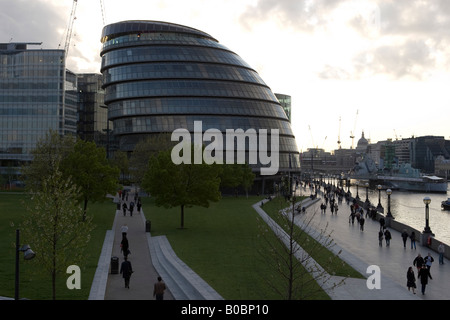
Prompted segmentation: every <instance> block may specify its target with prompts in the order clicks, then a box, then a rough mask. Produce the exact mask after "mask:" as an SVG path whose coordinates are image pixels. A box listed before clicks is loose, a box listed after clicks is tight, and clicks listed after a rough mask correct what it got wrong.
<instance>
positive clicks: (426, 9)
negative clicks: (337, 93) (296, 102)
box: [239, 0, 450, 80]
mask: <svg viewBox="0 0 450 320" xmlns="http://www.w3.org/2000/svg"><path fill="white" fill-rule="evenodd" d="M273 20H274V21H275V22H276V23H277V24H278V26H279V27H280V28H289V29H291V30H295V31H297V32H301V33H303V34H307V35H309V36H310V37H317V34H318V32H321V35H323V33H324V32H325V33H327V32H328V34H329V37H334V38H333V41H335V39H336V37H340V38H342V42H341V45H339V44H338V45H335V47H334V48H332V49H330V51H329V56H328V57H326V56H325V57H324V59H327V60H324V61H322V66H321V67H320V70H318V71H317V75H318V77H319V78H322V79H360V78H364V77H371V76H377V75H384V76H387V77H388V78H393V79H402V78H409V79H416V80H424V79H426V78H427V77H428V76H430V75H432V74H433V73H434V72H439V71H442V70H445V71H447V70H448V69H450V55H449V54H450V50H449V49H447V48H449V47H450V46H449V45H450V37H449V36H450V1H448V0H421V1H412V0H378V1H370V0H367V1H366V0H331V1H326V0H322V1H312V0H303V1H298V0H285V1H283V0H281V1H275V0H258V1H257V2H256V4H255V5H253V6H248V7H247V9H246V10H245V11H244V12H243V13H242V15H241V17H240V20H239V21H240V23H241V25H242V26H244V27H245V28H247V29H251V28H255V27H256V26H257V25H258V24H259V23H264V22H266V21H273ZM280 30H282V29H280ZM338 32H342V33H341V34H338ZM355 34H356V35H357V36H358V38H354V39H355V41H354V42H353V43H352V44H351V47H352V48H350V45H348V43H346V41H345V40H348V38H349V37H352V39H353V37H354V35H355ZM346 37H347V39H346ZM317 39H319V38H317ZM338 43H339V42H338ZM358 45H359V48H357V47H356V46H358ZM338 53H341V54H340V55H341V56H342V55H344V56H345V55H347V58H346V59H344V60H345V61H344V60H343V59H341V61H339V62H336V61H335V60H334V59H333V57H334V56H336V54H338Z"/></svg>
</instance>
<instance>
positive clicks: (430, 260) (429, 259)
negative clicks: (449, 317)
mask: <svg viewBox="0 0 450 320" xmlns="http://www.w3.org/2000/svg"><path fill="white" fill-rule="evenodd" d="M423 260H424V264H425V266H426V267H427V269H428V273H429V274H430V275H431V264H432V263H433V262H434V259H433V257H432V256H431V254H430V253H429V252H428V255H427V256H426V257H425V258H424V259H423Z"/></svg>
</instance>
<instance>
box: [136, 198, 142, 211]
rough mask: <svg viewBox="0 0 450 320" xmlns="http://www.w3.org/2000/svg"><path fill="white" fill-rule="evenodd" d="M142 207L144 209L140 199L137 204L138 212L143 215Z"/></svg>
mask: <svg viewBox="0 0 450 320" xmlns="http://www.w3.org/2000/svg"><path fill="white" fill-rule="evenodd" d="M141 207H142V203H141V199H139V198H138V202H137V204H136V208H137V212H138V213H141Z"/></svg>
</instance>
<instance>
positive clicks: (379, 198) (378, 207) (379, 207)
mask: <svg viewBox="0 0 450 320" xmlns="http://www.w3.org/2000/svg"><path fill="white" fill-rule="evenodd" d="M381 188H382V186H381V184H379V185H378V186H377V189H378V206H377V210H378V211H382V210H383V206H382V205H381Z"/></svg>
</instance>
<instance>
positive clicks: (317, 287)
mask: <svg viewBox="0 0 450 320" xmlns="http://www.w3.org/2000/svg"><path fill="white" fill-rule="evenodd" d="M278 200H280V201H278ZM297 201H298V198H296V197H293V198H291V199H290V200H289V201H285V200H284V199H282V197H278V198H276V200H274V201H273V203H279V204H280V206H282V205H281V203H284V204H286V203H288V204H289V207H285V208H284V209H281V210H277V211H278V212H277V213H276V214H275V216H274V217H273V219H272V218H271V217H269V215H267V214H265V213H264V212H259V213H260V215H261V217H262V220H264V222H265V223H260V229H261V235H262V236H261V238H262V239H263V242H262V245H263V246H262V247H261V249H262V250H259V252H260V253H261V257H262V258H263V260H264V263H267V264H269V265H271V268H272V269H273V270H274V272H275V274H276V276H274V277H272V278H268V279H266V280H267V282H268V284H269V286H270V287H271V288H272V289H273V290H274V291H275V292H276V293H277V294H278V295H279V296H280V297H281V298H282V299H286V300H293V299H312V298H314V297H318V296H319V294H320V293H321V292H323V291H324V290H325V292H327V291H328V290H333V289H334V288H335V287H337V286H339V285H341V284H342V283H343V280H344V279H340V280H339V281H338V282H337V283H333V281H334V280H335V278H333V277H332V276H331V275H330V274H329V273H328V272H327V271H326V270H325V269H324V268H323V267H322V266H321V265H320V264H319V263H318V262H317V261H316V260H315V259H314V258H313V256H312V253H314V256H315V257H316V256H320V255H322V254H323V253H327V254H328V252H327V251H329V249H330V248H331V247H332V246H333V245H334V241H333V239H332V238H331V236H330V234H328V233H327V229H326V228H325V229H323V230H320V231H319V232H318V233H317V232H316V236H315V237H314V238H315V239H314V238H312V237H310V236H309V234H308V233H310V232H311V231H312V227H311V222H312V220H313V217H314V214H315V213H311V212H309V213H308V215H305V214H302V213H298V212H297V208H296V205H298V204H297V203H296V202H297ZM263 207H264V208H266V207H267V205H266V206H263ZM298 224H300V226H299V225H298ZM271 232H273V233H275V235H276V237H275V238H276V239H277V240H276V241H273V236H271V234H270V233H271ZM329 257H331V258H330V259H331V260H332V259H333V258H337V256H336V255H334V254H333V253H331V252H330V253H329ZM330 259H325V261H326V262H325V263H328V262H327V260H328V261H329V260H330ZM329 263H332V261H329ZM280 279H282V280H280Z"/></svg>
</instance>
